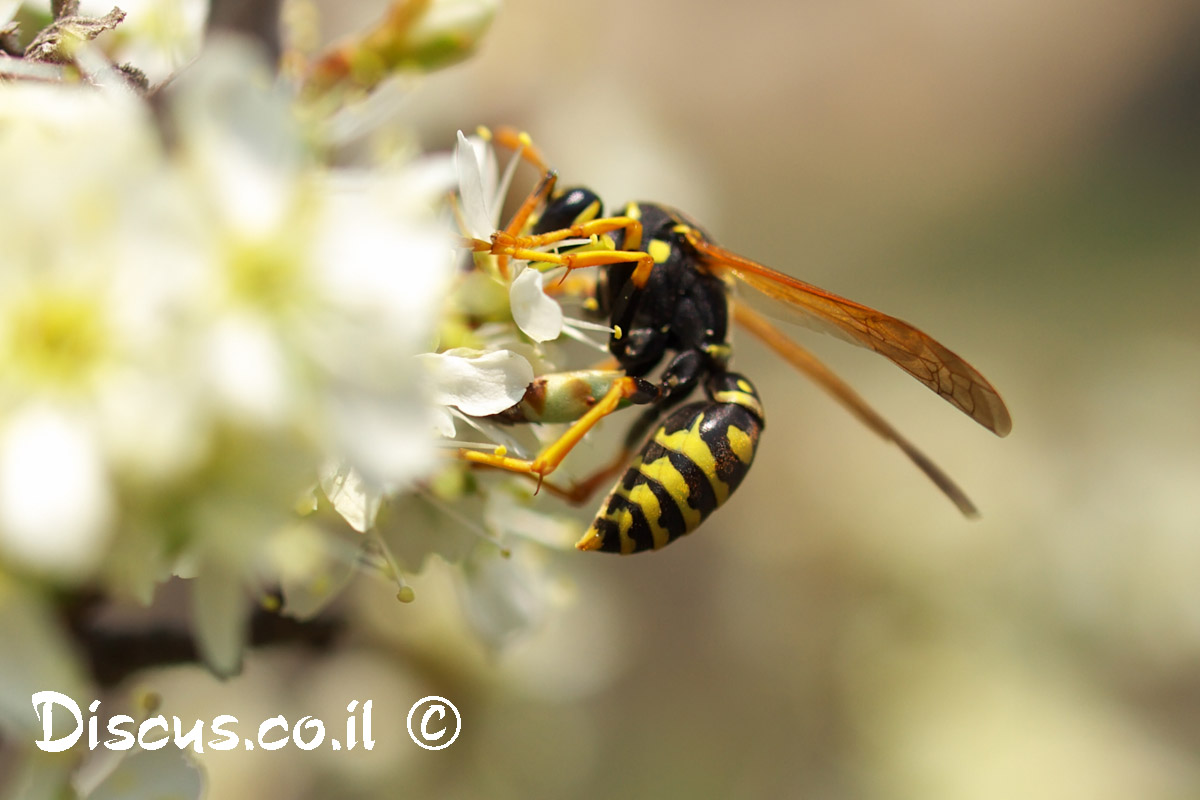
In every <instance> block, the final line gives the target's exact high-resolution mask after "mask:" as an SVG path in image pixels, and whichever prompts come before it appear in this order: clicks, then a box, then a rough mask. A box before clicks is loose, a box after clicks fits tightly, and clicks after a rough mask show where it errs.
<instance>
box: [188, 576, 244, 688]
mask: <svg viewBox="0 0 1200 800" xmlns="http://www.w3.org/2000/svg"><path fill="white" fill-rule="evenodd" d="M191 588H192V632H193V634H194V635H195V637H196V646H197V648H198V649H199V650H200V655H201V657H202V658H203V659H204V663H206V664H208V666H209V669H211V670H212V671H213V672H214V673H216V675H217V676H218V677H221V678H228V677H230V676H232V675H236V674H237V673H238V672H239V671H240V670H241V667H242V651H243V649H244V648H245V645H246V633H247V628H248V627H249V622H250V620H249V611H250V606H251V603H250V598H249V597H248V596H247V594H246V591H245V589H244V588H243V586H242V581H241V579H240V578H239V577H238V575H237V574H236V573H235V571H234V570H233V569H231V568H230V567H229V566H228V565H225V564H222V563H220V562H217V561H213V562H208V563H205V564H203V565H202V566H201V567H200V570H199V572H198V573H197V574H196V577H195V579H193V580H192V586H191Z"/></svg>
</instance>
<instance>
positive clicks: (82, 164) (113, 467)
mask: <svg viewBox="0 0 1200 800" xmlns="http://www.w3.org/2000/svg"><path fill="white" fill-rule="evenodd" d="M10 5H13V7H12V8H9V7H8V6H7V5H6V6H3V7H0V23H4V22H5V21H6V20H8V19H12V18H13V14H14V13H15V11H16V6H15V4H10ZM154 7H156V6H155V4H154V3H153V2H149V0H148V2H147V3H146V4H145V5H144V8H145V9H150V8H154ZM189 8H190V7H189ZM464 8H467V9H468V10H470V11H472V13H473V14H474V16H471V14H467V15H465V16H464V13H463V9H464ZM135 10H136V8H135ZM160 10H161V9H160ZM491 10H492V9H491V4H489V3H479V2H470V3H467V2H442V3H434V4H431V6H430V10H429V13H428V15H427V19H424V20H423V21H421V24H423V25H424V28H421V26H420V25H418V26H417V28H415V29H414V30H417V29H419V31H418V32H419V33H420V35H419V36H418V35H417V33H411V35H410V36H409V38H410V39H411V41H412V52H413V53H415V54H417V55H415V56H414V58H418V57H419V55H420V53H421V52H424V51H423V50H422V49H421V48H422V47H424V45H422V44H421V42H424V41H426V39H421V38H420V37H421V36H424V37H427V38H428V37H431V36H432V37H434V38H436V34H437V31H436V30H434V31H433V32H430V31H429V30H425V29H426V28H430V26H433V28H436V27H437V25H439V24H443V23H444V24H445V25H451V26H458V28H456V30H460V33H461V29H467V30H470V31H471V32H472V33H471V35H478V33H479V32H480V30H481V27H480V25H479V18H480V16H481V15H483V16H486V15H490V12H491ZM85 11H86V9H85ZM80 13H81V16H78V17H70V18H69V19H67V20H66V21H64V19H63V18H60V19H59V21H58V22H56V23H55V25H59V26H60V27H62V28H63V29H64V30H65V29H66V27H67V23H70V24H72V25H76V26H77V27H80V26H81V27H80V29H84V28H86V29H87V30H89V31H92V32H90V33H88V34H87V35H85V36H83V37H81V40H80V41H78V42H76V43H75V44H74V45H72V49H70V50H67V51H63V52H62V53H57V54H56V58H58V57H59V56H62V59H61V60H65V66H62V65H61V64H60V65H59V66H60V67H61V69H59V71H58V72H53V73H50V72H46V71H45V70H43V69H42V67H43V66H45V65H44V64H39V63H37V62H36V60H35V59H34V58H33V57H32V56H29V55H27V57H26V58H25V59H24V60H22V59H20V58H16V57H11V56H0V57H2V58H3V59H4V60H3V61H2V62H0V72H2V76H0V174H3V175H4V176H5V179H6V190H7V194H8V197H9V198H10V203H9V204H8V206H9V207H8V209H7V210H6V213H5V214H4V215H3V216H0V241H3V242H4V252H3V256H2V257H0V606H4V607H3V608H0V631H2V632H3V635H4V637H5V638H6V639H8V638H10V636H9V635H10V634H11V635H12V636H13V637H19V638H24V639H25V643H26V645H27V650H26V658H27V659H29V663H39V661H44V662H46V663H50V662H52V661H54V660H55V658H56V657H57V654H60V653H61V639H62V636H61V635H60V634H61V632H59V633H56V632H55V631H56V630H57V629H56V628H55V627H54V625H47V626H46V627H45V628H42V629H39V632H37V633H32V632H31V631H29V630H27V629H26V628H25V627H22V630H21V631H17V630H16V629H15V628H12V626H13V625H20V626H23V625H24V623H22V622H20V621H19V620H18V617H20V618H22V619H24V618H27V617H28V612H29V609H30V608H40V609H42V610H41V611H39V612H37V614H38V615H39V616H38V618H39V619H43V620H47V621H48V620H50V619H51V617H52V616H53V614H54V602H53V594H52V593H53V592H55V591H67V592H87V593H98V594H99V595H100V596H105V597H121V598H127V599H132V600H135V601H137V602H141V603H149V602H151V601H152V599H153V597H154V594H155V592H156V591H157V589H158V588H159V587H160V586H161V585H162V584H163V583H164V582H165V581H167V580H169V579H171V578H173V577H175V578H184V579H187V581H188V583H187V585H188V587H189V591H190V595H191V604H190V605H191V609H192V612H191V614H192V616H191V631H192V633H193V635H194V636H195V639H196V642H197V645H198V647H199V650H200V653H201V656H202V657H203V659H204V661H205V662H206V663H207V665H208V666H209V667H210V668H211V669H212V670H214V671H215V672H217V673H218V674H230V673H232V672H234V671H236V670H237V669H238V668H239V665H240V663H241V658H242V651H243V647H244V645H245V641H246V631H247V626H248V620H249V616H250V614H251V612H252V611H253V609H254V607H255V606H256V604H258V603H260V602H261V601H262V600H263V598H264V597H266V596H272V597H273V596H276V592H277V591H278V592H279V593H280V594H281V595H282V597H281V600H282V603H283V610H284V611H285V612H287V613H289V614H291V615H293V616H297V617H302V618H307V617H310V616H312V615H314V614H316V613H317V612H318V611H319V610H321V609H322V608H323V607H324V606H325V605H326V604H328V602H330V600H331V599H333V598H334V597H335V596H336V594H337V592H338V590H339V589H340V588H341V587H342V586H344V585H345V584H346V583H348V582H349V581H350V579H351V577H352V576H353V575H354V574H356V573H357V572H359V571H361V570H362V568H363V566H364V565H366V566H367V568H369V569H375V570H376V571H377V572H379V573H381V574H383V575H385V576H386V577H387V578H388V579H390V580H394V581H395V582H396V583H397V584H398V586H399V592H398V594H399V597H400V598H401V599H405V600H407V599H410V598H411V596H412V590H411V589H409V588H408V586H407V585H406V583H405V580H404V578H403V575H404V573H405V572H411V571H416V570H419V569H420V568H421V567H422V566H423V564H424V563H425V561H426V560H427V559H428V557H429V556H430V555H431V554H437V555H440V556H442V557H444V558H447V559H449V560H453V561H456V562H461V563H462V564H463V565H464V569H463V577H464V582H465V584H466V586H467V592H466V597H467V606H468V612H469V613H470V614H471V616H472V618H473V619H474V620H476V621H477V622H478V627H479V630H480V632H481V633H482V634H483V635H484V638H485V640H487V641H490V642H493V643H500V642H503V641H505V640H506V638H507V637H509V636H510V635H511V634H512V633H513V632H514V631H516V630H519V629H520V628H522V627H523V626H525V625H527V624H529V623H530V621H532V620H534V619H536V618H537V616H538V613H539V612H538V611H537V606H538V602H532V605H531V602H530V597H534V598H535V600H536V597H537V596H538V590H537V589H536V583H537V582H536V580H531V579H530V575H529V570H530V567H529V564H530V561H529V559H528V558H526V557H525V556H524V555H523V554H522V551H521V548H522V546H523V545H522V542H528V541H531V540H533V541H538V542H541V543H550V544H555V545H557V544H563V543H566V542H569V540H570V534H569V528H568V527H566V526H564V525H563V524H561V523H557V522H555V521H553V520H548V519H545V518H542V517H538V516H535V515H528V514H526V513H524V510H523V499H522V496H521V493H520V492H517V493H514V492H513V491H510V490H509V489H507V488H506V489H501V490H498V491H490V492H489V491H486V487H483V486H481V485H480V483H479V482H476V481H473V480H467V479H466V477H465V476H466V475H467V470H466V468H465V466H464V465H463V464H461V463H459V462H456V461H455V459H453V458H451V457H449V455H448V454H452V453H453V451H454V450H455V449H457V448H458V447H459V446H462V445H463V442H462V440H463V439H476V440H477V439H479V438H481V437H483V438H486V439H487V441H486V442H484V443H483V444H484V445H486V446H491V443H492V442H493V441H494V442H498V443H501V444H504V445H505V446H507V447H509V448H511V449H513V450H515V451H518V452H520V451H522V449H525V450H528V449H529V447H531V446H536V444H537V440H536V437H535V436H533V435H532V434H530V433H529V432H521V433H517V434H515V435H514V434H511V433H506V432H504V431H502V430H500V429H498V428H496V427H495V426H491V425H488V424H487V423H486V421H483V420H481V419H480V418H482V417H486V416H488V415H491V414H495V413H497V412H500V411H503V410H504V409H506V408H508V407H510V406H512V405H514V404H515V403H516V402H518V401H519V400H520V399H521V397H522V395H523V394H524V391H525V389H526V387H527V385H528V384H529V382H530V381H531V380H532V379H533V377H534V375H535V374H537V373H541V372H545V371H547V370H549V369H551V368H552V367H553V366H554V365H553V361H552V358H551V356H550V353H549V352H548V351H547V349H546V348H545V346H544V345H543V343H547V342H550V341H552V340H554V339H556V338H558V337H559V335H560V333H566V334H568V335H570V336H574V337H576V338H586V337H584V335H583V334H582V333H581V332H580V328H581V327H582V324H580V325H575V324H571V323H570V321H569V320H564V315H563V313H562V310H561V308H560V306H559V304H558V302H557V301H556V300H554V299H552V298H551V297H549V296H547V295H546V293H545V291H544V287H545V282H546V275H545V274H544V273H543V272H541V271H538V270H537V269H532V268H528V267H526V266H525V265H523V264H519V263H516V264H513V265H512V266H513V269H512V271H511V272H507V271H506V273H505V274H504V275H500V274H499V273H497V272H496V271H495V270H490V269H477V268H475V266H474V264H473V262H472V261H471V256H470V255H469V254H467V253H465V252H464V251H463V249H462V248H461V246H460V242H461V238H460V234H461V233H469V234H471V235H478V236H483V237H486V236H488V235H489V234H490V233H491V231H492V230H494V229H495V227H496V225H497V218H498V215H499V213H500V211H499V209H500V205H501V204H502V202H503V199H504V195H505V194H506V193H507V188H508V184H509V182H510V180H511V177H512V173H513V169H512V168H511V167H510V169H508V170H507V171H506V174H505V176H504V177H499V176H498V175H497V172H498V170H497V169H496V167H495V161H496V159H495V156H494V154H493V153H492V152H491V148H490V147H489V146H488V144H487V142H486V141H485V140H484V138H481V137H479V136H475V137H471V138H468V137H465V136H463V135H462V134H459V144H458V148H457V152H456V153H454V154H450V153H443V154H432V155H420V154H418V153H416V152H414V151H413V150H412V148H406V147H399V148H391V149H388V148H375V149H372V148H370V147H367V148H360V149H362V150H366V151H368V152H370V153H371V155H370V156H369V157H368V158H367V159H366V160H365V161H363V160H361V159H360V161H359V162H357V163H354V164H353V166H344V165H343V166H334V165H333V164H334V161H335V158H334V156H335V154H336V153H338V152H339V150H341V149H344V148H345V145H347V143H348V142H350V141H351V140H356V139H364V138H368V136H369V135H370V134H371V133H372V132H373V131H372V130H371V126H370V124H369V123H364V122H362V120H364V119H366V120H370V119H371V118H372V112H370V111H367V112H363V111H362V110H361V108H359V109H355V108H354V107H352V106H351V105H349V104H347V103H346V102H345V100H346V98H345V97H338V98H337V100H336V101H335V102H330V101H329V92H328V89H329V87H328V86H327V85H322V87H321V88H322V92H321V93H318V94H317V95H314V94H313V92H312V91H311V88H312V87H311V84H310V85H308V86H307V87H306V86H305V85H304V83H303V80H302V79H301V80H296V79H294V76H292V79H290V80H289V77H288V76H287V73H286V72H285V76H284V77H283V78H281V77H278V76H277V75H275V74H274V73H273V70H272V68H271V67H272V65H270V64H268V63H266V62H265V61H264V60H263V59H262V57H261V56H260V54H259V52H258V51H257V50H256V49H255V48H253V47H252V46H250V45H248V44H247V43H245V42H240V41H232V40H229V41H220V40H212V41H209V42H206V43H204V47H203V52H201V53H200V54H199V56H198V58H195V60H194V61H191V62H189V63H187V64H186V67H184V68H181V67H183V62H184V61H186V60H187V58H190V57H191V56H193V55H195V52H194V51H196V50H199V49H200V39H201V37H200V35H199V30H198V19H199V18H196V19H192V17H193V16H195V15H190V16H189V15H187V14H185V15H184V16H185V17H187V19H184V18H182V17H181V18H180V19H179V20H176V22H178V23H179V24H178V25H175V26H170V25H168V26H167V28H168V29H169V30H172V31H174V32H175V33H176V34H177V35H175V36H173V37H168V38H167V39H166V40H162V39H157V38H155V37H154V36H151V35H149V32H150V31H155V30H157V31H159V32H161V30H162V28H160V27H155V26H153V25H147V24H146V18H145V16H143V17H141V18H140V19H139V18H138V17H137V16H136V14H135V13H133V12H130V13H129V14H128V15H126V16H117V15H115V12H114V14H113V15H110V16H109V17H104V18H103V19H102V24H96V25H92V27H91V28H88V27H87V26H88V25H91V23H90V22H89V21H88V20H89V19H90V18H88V17H86V16H83V15H82V12H80ZM189 14H190V12H189ZM439 14H440V15H441V16H440V17H439V16H438V15H439ZM201 17H202V15H201ZM438 19H442V23H439V22H437V20H438ZM446 20H449V21H448V22H447V21H446ZM93 21H94V20H93ZM118 22H119V23H121V24H117V23H118ZM139 25H141V26H143V27H139ZM114 26H115V30H114ZM11 29H12V26H9V30H10V32H11ZM115 31H120V32H121V36H120V37H117V38H115V39H114V40H113V42H110V43H109V44H108V45H105V38H104V37H106V36H109V35H110V33H111V35H113V36H115V35H116V33H115ZM181 31H182V33H181ZM93 37H98V38H96V41H95V42H92V41H91V39H92V38H93ZM372 41H374V40H372ZM456 41H460V43H461V42H462V41H465V40H463V38H462V36H461V35H460V36H459V39H457V40H456ZM114 42H115V44H114ZM463 46H465V45H463ZM106 48H107V49H106ZM343 52H348V53H353V52H357V51H354V50H353V48H349V49H346V50H344V51H343ZM389 52H390V51H389ZM439 52H443V53H444V49H443V50H442V51H439ZM63 53H66V55H65V56H63ZM118 55H119V57H122V58H124V57H129V58H131V59H133V61H134V62H135V65H136V66H138V67H139V70H141V71H142V72H143V73H144V74H145V75H146V78H147V81H148V83H149V85H150V87H151V90H150V95H151V96H150V98H148V97H147V92H146V91H145V88H146V87H141V89H139V87H138V86H136V85H134V84H131V82H130V81H128V80H127V79H126V78H127V74H128V73H127V71H122V70H117V69H115V68H113V66H112V65H113V63H114V60H113V59H114V57H116V56H118ZM139 55H141V56H142V59H143V60H141V61H139V60H138V58H139ZM342 61H345V62H346V63H350V64H351V65H353V61H354V60H353V59H349V60H347V59H342ZM335 62H336V63H341V62H339V61H337V59H334V60H329V59H326V61H325V62H321V63H325V64H326V65H328V64H330V63H335ZM142 67H145V69H142ZM347 74H348V75H351V76H352V77H353V70H350V72H348V73H347ZM168 77H169V81H166V82H164V81H165V79H166V78H168ZM326 77H328V76H326ZM347 81H348V82H349V85H350V86H351V89H353V88H354V86H356V85H358V84H361V81H358V79H357V78H355V80H350V79H349V78H347ZM356 81H358V82H357V83H356ZM306 89H307V91H306ZM314 98H315V99H314ZM366 102H368V103H369V98H368V100H367V101H366ZM338 163H339V164H341V163H343V162H340V161H339V162H338ZM514 165H515V164H514ZM452 193H457V195H458V196H459V198H460V199H459V203H458V206H459V209H460V211H461V214H462V215H463V218H464V219H465V220H466V221H467V224H468V226H469V230H467V231H457V230H456V229H455V228H456V226H455V223H454V215H453V213H452V211H451V204H449V203H447V202H446V201H447V198H449V197H450V196H451V194H452ZM510 276H511V277H510ZM522 440H523V441H524V444H522ZM514 483H520V482H514ZM529 485H530V486H531V484H529ZM525 494H528V491H526V492H525ZM465 495H469V497H468V498H467V502H468V504H469V503H474V504H476V505H475V506H470V508H471V511H470V512H469V513H468V514H466V515H464V514H460V513H457V512H455V510H454V509H453V508H450V504H449V503H445V502H444V501H446V500H448V499H449V500H456V499H460V498H463V497H464V496H465ZM414 498H415V499H414ZM413 502H418V503H426V504H429V505H430V506H431V507H433V508H435V509H440V510H441V511H439V512H438V513H442V517H441V519H440V520H439V521H438V522H434V523H432V524H427V525H424V526H422V525H419V524H414V523H413V522H412V517H410V516H409V515H408V514H407V513H406V511H405V508H406V506H405V504H406V503H407V504H411V503H413ZM464 516H465V518H464ZM446 528H449V529H460V530H462V531H465V532H466V534H465V536H462V537H456V536H455V535H454V533H452V532H448V531H446V530H443V529H446ZM464 542H465V544H464ZM501 556H504V557H503V558H502V557H501ZM9 588H12V589H14V590H17V591H15V593H14V592H8V591H6V590H7V589H9ZM514 597H515V598H516V599H514ZM4 598H10V599H9V600H6V599H4ZM30 604H32V605H30ZM506 609H507V611H506ZM18 610H20V613H17V612H18ZM510 612H511V613H510ZM38 652H40V653H42V657H40V658H39V656H37V655H30V654H31V653H33V654H36V653H38ZM0 667H3V665H0Z"/></svg>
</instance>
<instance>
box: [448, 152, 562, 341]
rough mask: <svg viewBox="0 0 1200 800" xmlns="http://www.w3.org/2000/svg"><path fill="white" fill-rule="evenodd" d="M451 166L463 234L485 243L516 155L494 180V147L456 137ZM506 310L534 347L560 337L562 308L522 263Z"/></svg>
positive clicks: (534, 272)
mask: <svg viewBox="0 0 1200 800" xmlns="http://www.w3.org/2000/svg"><path fill="white" fill-rule="evenodd" d="M454 160H455V164H456V166H457V170H458V196H459V200H460V202H461V207H460V210H461V212H462V220H463V222H464V224H465V225H466V228H467V230H466V234H467V235H468V236H470V237H471V238H473V239H477V240H479V241H484V242H486V241H489V240H490V239H491V237H492V234H493V233H495V231H496V229H497V227H498V226H499V219H500V213H501V211H502V210H503V206H504V198H505V196H506V195H507V194H508V188H509V185H510V184H511V183H512V176H513V174H514V172H515V170H516V166H517V164H518V162H519V161H520V154H519V153H516V154H514V155H513V156H512V158H511V159H510V161H509V164H508V167H507V168H506V169H505V172H504V175H503V176H502V177H501V178H497V175H496V173H497V167H496V156H495V153H494V152H493V150H492V147H491V146H490V145H489V144H488V143H487V142H486V141H484V140H483V139H482V138H480V137H471V138H468V137H466V136H464V135H463V132H462V131H459V132H458V146H457V147H456V149H455V152H454ZM509 306H510V308H511V310H512V315H513V321H514V322H516V324H517V327H518V328H520V330H521V332H522V333H524V334H525V335H526V336H528V337H529V338H531V339H533V340H534V341H535V342H548V341H552V340H554V339H557V338H558V337H559V334H561V333H562V330H563V313H562V308H561V307H560V306H559V304H558V301H556V300H554V299H553V298H551V297H549V296H547V295H546V292H545V276H544V275H543V274H542V273H541V271H540V270H537V269H533V268H531V267H526V266H524V265H523V264H521V263H517V264H514V265H513V280H512V283H511V284H510V286H509Z"/></svg>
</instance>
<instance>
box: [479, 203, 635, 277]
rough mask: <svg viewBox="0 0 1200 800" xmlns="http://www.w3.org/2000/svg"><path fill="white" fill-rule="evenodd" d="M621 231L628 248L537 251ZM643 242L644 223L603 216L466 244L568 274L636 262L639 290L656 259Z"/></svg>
mask: <svg viewBox="0 0 1200 800" xmlns="http://www.w3.org/2000/svg"><path fill="white" fill-rule="evenodd" d="M619 230H623V231H625V237H624V245H625V247H627V248H629V249H626V250H617V249H614V248H601V249H594V250H586V251H582V252H581V251H574V252H569V253H548V252H544V251H542V250H539V249H537V248H540V247H545V246H547V245H552V244H556V243H558V242H561V241H564V240H566V239H591V238H593V237H598V236H603V235H606V234H609V233H613V232H615V231H619ZM641 240H642V223H641V222H639V221H638V220H636V219H634V218H633V217H602V218H600V219H594V220H591V221H590V222H584V223H580V224H577V225H571V226H569V227H566V228H559V229H557V230H553V231H547V232H546V233H539V234H534V235H531V236H515V235H513V234H512V233H511V232H510V231H508V230H504V231H497V232H496V233H494V234H492V241H491V242H490V243H489V242H484V241H482V240H478V239H469V240H467V242H466V245H467V246H468V247H470V248H471V249H472V250H473V251H474V252H477V253H480V252H483V253H491V254H492V255H495V256H507V257H512V258H520V259H524V260H526V261H540V262H542V263H546V264H556V265H558V266H563V267H566V268H567V270H568V272H569V271H571V270H576V269H583V268H585V267H596V266H603V265H605V264H624V263H628V262H630V261H636V262H637V264H638V266H637V268H636V269H635V270H634V272H633V277H632V280H633V284H634V286H636V287H638V288H639V289H640V288H642V287H643V286H645V285H646V282H647V281H648V280H650V271H651V270H652V269H654V258H653V257H652V256H651V255H650V254H649V253H647V252H645V251H643V250H638V249H637V248H638V247H641Z"/></svg>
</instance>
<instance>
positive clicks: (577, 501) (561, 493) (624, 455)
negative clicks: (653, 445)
mask: <svg viewBox="0 0 1200 800" xmlns="http://www.w3.org/2000/svg"><path fill="white" fill-rule="evenodd" d="M632 454H633V451H632V450H626V449H622V450H621V452H619V453H617V455H616V457H615V458H614V459H613V460H612V461H610V462H609V463H608V464H607V465H606V466H603V467H601V468H600V469H598V470H596V471H595V472H594V473H592V474H591V475H589V476H588V477H587V478H585V479H584V480H582V481H574V482H572V483H571V485H570V486H566V487H562V486H556V485H555V484H553V483H551V482H550V481H544V482H543V483H542V486H543V487H544V488H545V489H546V490H547V491H548V492H550V494H552V495H554V496H555V497H559V498H562V499H563V500H566V501H567V502H568V503H571V504H572V505H577V506H578V505H583V504H584V503H586V502H587V501H588V500H590V499H591V497H592V495H594V494H595V493H596V490H597V489H600V488H612V482H613V479H614V478H616V477H617V476H618V475H620V474H621V471H622V470H624V469H625V465H626V464H627V463H628V462H629V457H630V456H631V455H632Z"/></svg>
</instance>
